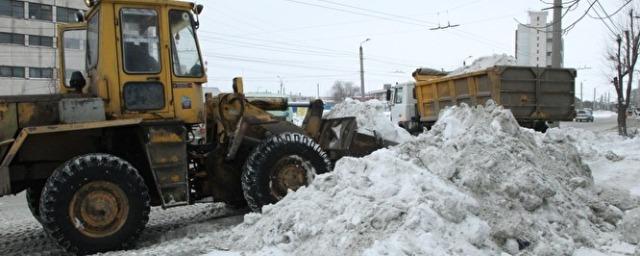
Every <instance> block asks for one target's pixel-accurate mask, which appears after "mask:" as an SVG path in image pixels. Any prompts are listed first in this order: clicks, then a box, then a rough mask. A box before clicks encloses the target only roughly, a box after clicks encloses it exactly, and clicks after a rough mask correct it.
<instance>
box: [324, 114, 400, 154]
mask: <svg viewBox="0 0 640 256" xmlns="http://www.w3.org/2000/svg"><path fill="white" fill-rule="evenodd" d="M357 131H358V124H357V123H356V119H355V117H343V118H333V119H323V120H322V123H321V125H320V133H319V134H318V136H317V138H316V141H317V142H318V144H320V147H321V148H322V149H323V150H325V152H327V154H329V159H331V161H337V160H338V159H340V158H342V157H344V156H353V157H362V156H366V155H368V154H371V153H373V151H376V150H378V149H381V148H384V147H386V146H389V145H391V144H390V143H388V142H385V141H383V140H381V139H379V138H376V137H375V136H370V135H366V134H362V133H358V132H357Z"/></svg>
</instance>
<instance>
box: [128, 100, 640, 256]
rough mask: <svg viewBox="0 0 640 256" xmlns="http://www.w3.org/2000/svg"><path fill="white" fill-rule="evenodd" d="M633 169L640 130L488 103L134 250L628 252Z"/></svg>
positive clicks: (632, 245)
mask: <svg viewBox="0 0 640 256" xmlns="http://www.w3.org/2000/svg"><path fill="white" fill-rule="evenodd" d="M348 104H351V105H349V106H348V107H345V108H350V109H351V110H352V111H355V112H354V113H355V115H356V116H360V117H368V118H369V119H375V116H376V115H378V114H379V113H381V110H379V109H376V107H375V106H376V104H379V103H376V102H375V101H374V102H368V103H358V102H348ZM371 109H373V110H371ZM346 111H347V110H340V111H337V112H335V113H339V114H341V115H348V113H347V112H346ZM359 122H361V121H360V120H359ZM387 122H388V121H387ZM363 123H364V124H363V125H362V126H361V127H369V128H374V129H377V128H378V126H382V125H383V124H381V123H382V121H380V123H373V124H372V123H371V121H370V120H366V121H363ZM392 126H393V125H392ZM638 166H640V138H636V139H625V138H621V137H619V136H616V135H611V134H605V133H593V132H589V131H585V130H581V129H575V128H554V129H550V130H549V131H548V132H547V133H546V134H542V133H537V132H534V131H532V130H529V129H524V128H521V127H519V126H518V124H517V122H516V121H515V120H514V118H513V115H512V114H511V112H510V111H508V110H505V109H503V108H501V107H499V106H495V105H493V104H492V103H489V104H488V105H487V106H483V107H468V106H466V105H463V106H459V107H452V108H448V109H446V110H445V111H443V112H442V113H441V114H440V117H439V121H438V122H437V123H436V124H435V125H434V126H433V128H432V130H430V131H428V132H425V133H423V134H421V135H420V136H418V137H409V138H408V139H407V140H406V141H405V142H404V143H402V144H400V145H398V146H395V147H392V148H388V149H382V150H379V151H376V152H374V153H373V154H371V155H369V156H366V157H363V158H344V159H342V160H340V161H338V162H337V163H336V167H335V170H334V171H333V172H331V173H327V174H323V175H319V176H317V177H316V179H315V180H314V181H313V183H312V184H311V185H310V186H308V187H304V188H301V189H299V190H298V191H296V192H295V193H294V192H291V193H289V194H288V195H287V196H286V197H285V198H284V199H283V200H282V201H280V202H279V203H277V204H274V205H267V206H265V207H264V208H263V212H262V214H258V213H250V214H247V215H245V217H244V222H243V223H241V224H238V225H237V226H235V227H233V228H226V227H225V228H221V227H220V226H219V225H218V226H216V225H217V224H216V223H215V222H212V223H199V224H197V225H193V226H192V227H190V228H188V229H186V230H184V231H181V232H185V233H188V234H189V235H188V236H184V237H179V238H176V237H171V236H170V235H167V239H166V240H164V241H163V243H162V244H159V245H157V246H153V247H151V248H150V249H143V250H141V251H139V252H131V253H133V254H136V255H159V254H173V255H194V254H197V253H204V254H206V255H209V256H228V255H308V256H313V255H407V254H410V255H504V256H506V255H576V256H578V255H580V256H582V255H633V254H637V253H638V251H637V249H636V247H637V243H638V242H639V241H640V228H638V227H639V226H640V210H639V209H640V208H638V206H639V205H640V203H639V202H640V199H639V197H638V195H640V188H639V187H638V185H639V184H640V175H638V174H637V172H638ZM630 191H631V192H633V193H630Z"/></svg>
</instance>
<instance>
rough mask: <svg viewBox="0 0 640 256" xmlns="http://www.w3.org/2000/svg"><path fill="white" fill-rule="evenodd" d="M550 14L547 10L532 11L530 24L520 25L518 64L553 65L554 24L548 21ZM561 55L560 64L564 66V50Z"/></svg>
mask: <svg viewBox="0 0 640 256" xmlns="http://www.w3.org/2000/svg"><path fill="white" fill-rule="evenodd" d="M548 16H549V14H548V12H545V11H542V12H534V11H530V12H529V24H526V25H523V24H519V25H518V29H517V30H516V60H517V63H518V65H523V66H538V67H550V66H551V63H552V62H551V52H552V51H553V24H552V23H549V22H547V18H548ZM563 43H564V42H563ZM563 48H564V47H563ZM560 56H561V62H560V63H561V64H560V65H561V66H564V52H560Z"/></svg>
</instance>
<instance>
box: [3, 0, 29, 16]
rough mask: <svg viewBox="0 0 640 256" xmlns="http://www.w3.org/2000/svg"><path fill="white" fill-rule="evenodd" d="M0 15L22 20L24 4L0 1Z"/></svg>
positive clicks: (13, 1) (10, 0)
mask: <svg viewBox="0 0 640 256" xmlns="http://www.w3.org/2000/svg"><path fill="white" fill-rule="evenodd" d="M0 15H4V16H11V17H14V18H20V19H24V2H21V1H15V0H0Z"/></svg>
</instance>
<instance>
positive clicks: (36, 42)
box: [29, 35, 53, 47]
mask: <svg viewBox="0 0 640 256" xmlns="http://www.w3.org/2000/svg"><path fill="white" fill-rule="evenodd" d="M29 45H32V46H46V47H53V37H50V36H32V35H30V36H29Z"/></svg>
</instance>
